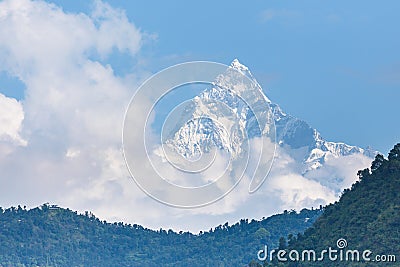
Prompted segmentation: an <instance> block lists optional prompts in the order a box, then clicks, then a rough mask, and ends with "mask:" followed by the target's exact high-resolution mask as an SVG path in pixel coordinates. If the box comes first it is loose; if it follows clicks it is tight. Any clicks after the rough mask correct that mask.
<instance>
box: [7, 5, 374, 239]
mask: <svg viewBox="0 0 400 267" xmlns="http://www.w3.org/2000/svg"><path fill="white" fill-rule="evenodd" d="M0 37H1V38H0V61H1V62H2V63H3V64H1V66H0V71H3V72H7V73H8V74H9V75H11V76H13V77H17V78H18V79H19V80H21V81H22V82H23V83H24V85H25V86H26V90H25V96H24V99H23V100H20V101H18V100H15V99H13V98H9V97H6V96H4V95H2V94H0V170H1V174H0V205H2V206H6V207H7V206H11V205H14V206H15V205H18V204H21V205H27V206H30V207H32V206H36V205H40V204H43V203H45V202H50V203H54V204H58V205H60V206H64V207H69V208H72V209H75V210H79V211H84V210H91V211H93V212H94V213H95V214H96V215H97V216H99V217H101V218H102V219H107V220H110V221H114V220H123V221H125V222H129V223H140V224H143V225H145V226H147V227H151V228H156V229H157V228H160V227H163V228H173V229H177V230H180V229H182V230H193V231H198V230H207V229H209V228H210V227H211V226H216V225H218V224H221V223H224V222H225V221H229V222H235V221H237V220H238V219H240V218H243V217H247V218H261V217H264V216H268V215H271V214H272V213H275V212H281V211H282V210H283V209H292V208H293V209H300V208H302V207H311V206H314V207H316V206H318V205H319V204H326V203H328V202H331V201H334V200H336V199H337V197H338V195H339V192H340V190H341V189H343V188H345V187H348V186H349V185H350V184H351V183H352V182H353V181H354V179H355V173H356V170H357V169H359V168H363V167H365V166H366V165H368V164H369V159H368V158H365V157H364V156H361V155H355V156H348V157H346V158H343V159H332V160H331V161H328V162H327V164H326V166H324V167H323V168H321V169H319V170H317V171H315V172H313V173H308V174H307V175H304V176H303V175H301V174H300V172H299V169H298V166H297V165H298V164H297V163H296V162H295V161H294V159H293V158H291V157H290V156H289V153H287V152H286V151H285V150H284V149H280V150H279V151H278V153H277V155H278V157H277V159H276V161H275V163H274V167H273V169H272V171H271V174H270V176H269V177H268V178H267V180H266V181H265V183H264V185H263V186H262V187H261V188H260V190H258V191H257V192H256V193H254V194H252V195H250V194H248V185H249V183H250V180H249V178H248V176H245V177H244V178H243V181H242V182H241V183H239V185H238V186H237V187H236V188H235V189H234V190H233V191H232V192H231V193H230V194H228V195H227V196H226V197H225V198H223V199H222V200H221V201H218V202H217V203H214V204H213V205H210V206H207V207H203V208H198V209H192V210H187V209H176V208H172V207H168V206H165V205H163V204H161V203H158V202H156V201H154V200H153V199H151V198H149V197H148V196H147V195H146V194H145V193H143V192H142V191H141V190H140V189H139V188H138V187H137V186H136V185H135V183H134V182H133V181H132V179H131V178H130V177H129V173H128V171H127V168H126V166H125V162H124V159H123V155H122V151H121V146H122V144H121V142H122V141H121V134H122V123H123V117H124V112H125V109H126V107H127V105H128V102H129V99H130V98H131V96H132V94H133V92H134V90H135V88H136V87H137V86H138V85H139V82H140V81H141V80H143V78H144V77H138V76H137V75H135V74H134V73H129V74H128V75H126V76H123V77H121V76H118V75H116V74H115V73H114V70H113V66H112V65H111V64H110V63H109V62H110V60H109V59H110V57H111V56H112V54H113V53H114V52H116V53H125V54H127V55H128V56H130V57H136V56H137V55H138V54H139V53H140V49H141V47H142V45H143V43H145V41H146V40H145V39H146V33H144V32H143V31H141V30H140V29H139V28H138V27H137V26H135V25H134V24H133V23H132V22H131V21H129V19H128V18H127V16H126V14H125V13H124V12H123V11H122V10H119V9H115V8H113V7H111V6H110V5H108V4H106V3H103V2H101V1H95V2H94V8H93V10H92V12H91V13H90V14H83V13H66V12H64V11H63V10H62V9H61V8H60V7H58V6H56V5H54V4H50V3H47V2H44V1H29V0H5V1H2V2H1V3H0ZM0 90H1V85H0ZM141 115H142V114H138V119H142V118H141ZM138 136H140V135H138Z"/></svg>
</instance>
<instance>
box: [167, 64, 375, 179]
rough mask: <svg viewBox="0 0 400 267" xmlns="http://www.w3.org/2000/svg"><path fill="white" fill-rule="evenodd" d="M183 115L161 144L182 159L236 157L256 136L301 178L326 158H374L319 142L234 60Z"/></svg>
mask: <svg viewBox="0 0 400 267" xmlns="http://www.w3.org/2000/svg"><path fill="white" fill-rule="evenodd" d="M238 74H240V75H238ZM244 76H245V77H247V78H246V79H247V81H246V79H244V78H243V77H244ZM231 89H234V90H231ZM237 92H240V96H238V94H237ZM243 98H244V99H246V101H243ZM249 106H250V107H251V108H250V107H249ZM184 113H185V114H184V117H183V118H184V119H183V121H182V123H183V125H182V126H181V127H180V128H177V129H175V130H174V132H173V133H172V134H171V135H170V138H169V139H168V140H167V141H166V143H167V144H168V146H169V147H171V148H173V149H174V150H175V151H176V152H177V153H178V154H180V155H181V156H183V157H184V158H186V159H197V158H199V157H200V156H201V155H202V153H207V152H209V151H211V150H212V149H213V148H217V149H220V150H223V151H226V152H228V153H230V154H231V155H232V157H233V158H235V157H239V156H240V155H241V153H242V152H243V143H244V141H245V140H246V139H251V138H255V137H259V136H270V137H271V140H272V141H273V142H275V143H276V145H277V146H278V150H280V151H285V152H286V153H288V154H289V155H291V157H292V158H294V159H295V160H296V162H297V163H299V164H301V166H302V167H301V172H302V173H303V174H304V173H307V172H308V171H310V170H316V169H318V168H320V167H321V166H323V165H324V163H325V162H326V161H327V160H329V159H330V158H339V157H343V156H348V155H353V154H362V155H365V156H367V157H373V156H374V155H375V153H376V152H375V151H373V150H371V149H362V148H359V147H356V146H350V145H347V144H344V143H335V142H329V141H326V140H324V139H323V138H322V137H321V135H320V133H319V132H318V131H317V130H316V129H314V128H312V127H311V126H310V125H309V124H308V123H307V122H305V121H303V120H300V119H298V118H296V117H294V116H291V115H289V114H286V113H285V112H283V111H282V109H281V108H280V107H279V105H278V104H276V103H273V102H272V101H271V100H270V99H269V98H268V97H267V96H266V95H265V94H264V92H263V90H262V88H261V86H260V84H259V83H258V82H257V80H256V79H255V78H254V77H253V75H252V74H251V72H250V70H249V68H248V67H246V66H245V65H243V64H241V63H240V62H239V60H237V59H235V60H233V62H232V63H231V65H230V66H229V68H228V69H227V71H226V73H223V74H221V75H220V76H218V77H217V78H216V80H215V81H214V82H213V86H212V87H210V88H207V89H205V90H204V91H203V92H201V93H200V94H199V95H198V96H196V97H195V98H194V99H192V100H191V101H190V104H189V105H187V106H186V107H185V112H184ZM278 156H279V155H278Z"/></svg>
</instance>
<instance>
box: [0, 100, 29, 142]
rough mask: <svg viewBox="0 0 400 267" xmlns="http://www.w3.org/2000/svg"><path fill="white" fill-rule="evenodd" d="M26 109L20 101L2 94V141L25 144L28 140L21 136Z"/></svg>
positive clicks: (0, 136) (0, 121) (0, 138)
mask: <svg viewBox="0 0 400 267" xmlns="http://www.w3.org/2000/svg"><path fill="white" fill-rule="evenodd" d="M23 120H24V111H23V109H22V105H21V103H20V102H18V101H17V100H15V99H13V98H9V97H6V96H5V95H3V94H0V142H2V141H3V142H4V141H10V142H12V143H14V144H16V145H23V146H25V145H26V144H27V142H26V141H25V140H23V139H22V137H21V136H20V131H21V124H22V121H23Z"/></svg>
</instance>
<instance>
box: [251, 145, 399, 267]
mask: <svg viewBox="0 0 400 267" xmlns="http://www.w3.org/2000/svg"><path fill="white" fill-rule="evenodd" d="M358 176H359V178H360V179H359V180H358V181H357V182H356V183H354V184H353V185H352V187H351V189H347V190H344V192H343V194H342V196H341V198H340V200H339V201H338V202H336V203H334V204H331V205H329V206H327V207H326V208H325V211H324V213H323V214H322V215H321V216H320V217H319V218H318V219H317V221H316V222H315V223H314V225H313V226H312V227H310V228H309V229H307V230H306V231H305V233H304V235H302V234H299V235H298V236H297V238H289V246H288V248H287V249H286V251H287V252H288V253H289V252H290V251H291V250H296V251H303V250H306V249H308V250H309V249H313V250H315V251H319V252H320V251H322V250H323V249H327V248H328V247H333V248H336V249H337V244H336V242H337V240H338V239H340V238H344V239H345V240H346V241H347V248H346V250H347V249H348V250H350V249H351V250H359V251H365V250H371V251H372V255H371V257H368V258H371V261H370V262H366V261H364V260H363V258H362V257H360V262H356V261H350V262H346V261H344V262H339V261H329V260H326V261H324V262H309V261H307V262H301V261H299V262H293V261H292V262H287V263H286V264H285V265H284V264H283V263H279V262H277V261H275V262H272V263H268V264H267V263H265V264H264V266H281V265H282V266H400V143H399V144H397V145H395V146H394V148H393V149H392V150H391V151H390V152H389V155H388V158H387V159H385V158H384V157H383V156H382V155H377V156H376V157H375V160H374V161H373V162H372V164H371V168H368V169H364V170H360V171H359V172H358ZM346 250H345V251H346ZM376 255H379V256H381V255H384V256H386V257H389V256H393V255H394V256H395V257H396V259H395V260H396V262H385V263H382V262H380V263H378V262H376V260H379V259H375V256H376ZM326 258H327V257H325V259H326ZM350 259H351V258H350ZM393 259H394V258H393V257H391V259H390V260H393ZM253 263H254V262H253ZM254 265H256V266H257V265H258V266H260V264H254Z"/></svg>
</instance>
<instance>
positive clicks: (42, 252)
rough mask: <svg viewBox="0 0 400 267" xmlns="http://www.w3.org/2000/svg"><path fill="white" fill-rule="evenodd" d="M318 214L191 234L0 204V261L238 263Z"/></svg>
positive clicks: (43, 208)
mask: <svg viewBox="0 0 400 267" xmlns="http://www.w3.org/2000/svg"><path fill="white" fill-rule="evenodd" d="M320 214H321V211H320V210H302V211H301V212H300V213H296V212H285V213H284V214H279V215H274V216H272V217H270V218H267V219H263V220H261V221H256V220H252V221H251V222H249V221H248V220H241V221H240V222H238V223H236V224H234V225H231V226H228V223H226V224H224V225H220V226H218V227H215V228H214V229H211V230H210V231H209V232H205V233H203V232H201V233H200V234H199V235H194V234H191V233H189V232H185V233H183V232H180V233H176V232H173V231H171V230H168V231H166V230H162V229H160V230H159V231H153V230H150V229H146V228H143V227H142V226H140V225H126V224H123V223H114V224H109V223H106V222H105V221H100V220H99V219H97V218H96V217H94V216H93V215H92V214H90V213H86V214H85V215H79V214H77V213H76V212H72V211H71V210H68V209H62V208H59V207H57V206H48V205H43V206H41V207H39V208H34V209H31V210H25V209H23V208H21V207H18V208H9V209H6V210H3V209H0V266H13V267H16V266H68V267H69V266H97V267H99V266H107V267H108V266H114V267H119V266H121V267H122V266H149V267H151V266H243V265H245V264H246V263H247V262H249V261H250V259H251V258H253V257H254V255H255V254H256V252H257V250H258V248H259V247H260V246H262V244H264V243H265V242H268V243H270V244H275V245H277V244H278V239H279V237H280V236H282V235H287V234H290V233H292V234H296V233H298V232H303V231H304V230H305V229H306V228H307V227H309V226H310V225H311V224H312V222H314V221H315V220H316V218H317V217H318V216H319V215H320Z"/></svg>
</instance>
